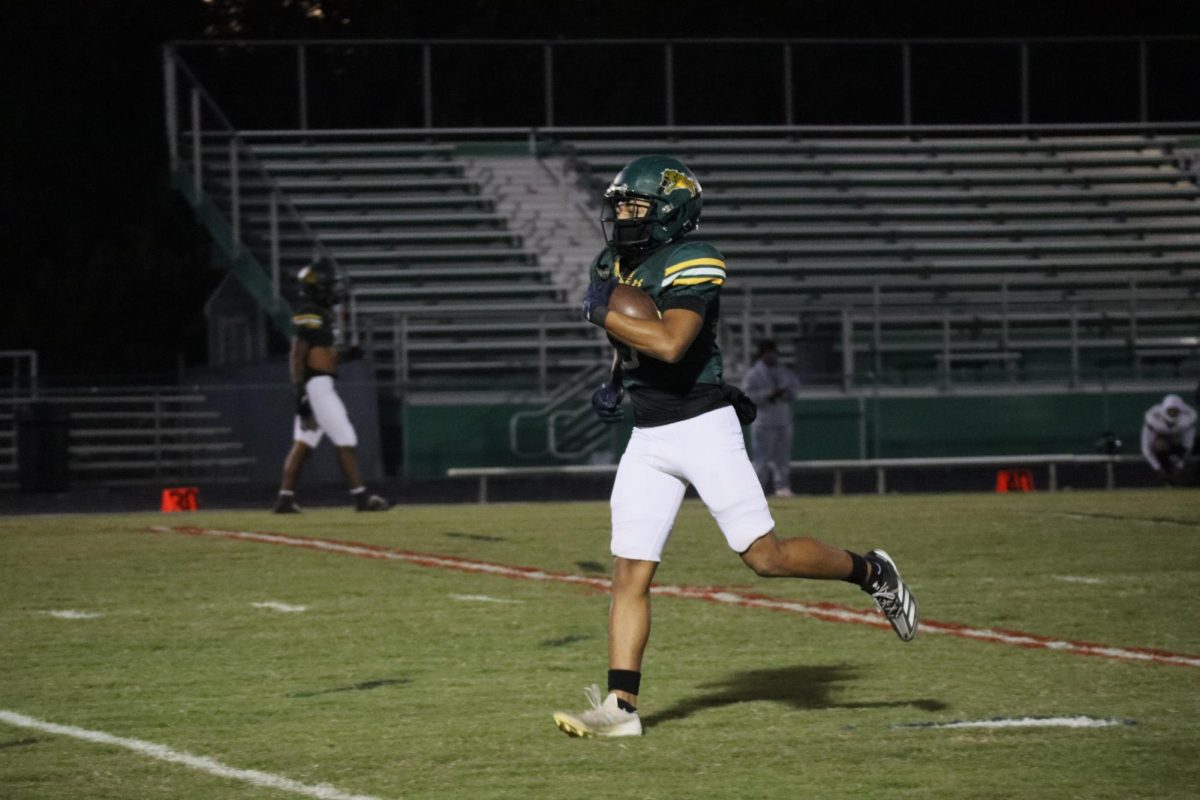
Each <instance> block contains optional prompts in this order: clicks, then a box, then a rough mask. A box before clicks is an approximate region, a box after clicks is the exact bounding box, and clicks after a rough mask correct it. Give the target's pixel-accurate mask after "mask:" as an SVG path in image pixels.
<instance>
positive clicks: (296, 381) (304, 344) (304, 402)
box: [288, 336, 316, 430]
mask: <svg viewBox="0 0 1200 800" xmlns="http://www.w3.org/2000/svg"><path fill="white" fill-rule="evenodd" d="M311 349H312V344H310V343H309V342H308V341H307V340H305V339H303V338H301V337H299V336H293V337H292V349H291V352H290V353H289V354H288V373H289V375H290V376H291V379H292V386H294V387H295V389H296V416H298V417H300V427H302V428H304V429H305V430H312V429H313V428H315V427H316V420H315V419H314V417H313V410H312V405H311V404H310V403H309V402H308V389H306V388H305V386H304V384H305V380H304V376H305V373H306V372H307V370H308V351H309V350H311Z"/></svg>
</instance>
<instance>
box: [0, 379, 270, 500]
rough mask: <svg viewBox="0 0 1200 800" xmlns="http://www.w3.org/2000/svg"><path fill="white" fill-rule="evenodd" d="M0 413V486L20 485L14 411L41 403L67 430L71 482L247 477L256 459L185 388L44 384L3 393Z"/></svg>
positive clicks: (136, 482) (228, 480) (119, 483)
mask: <svg viewBox="0 0 1200 800" xmlns="http://www.w3.org/2000/svg"><path fill="white" fill-rule="evenodd" d="M4 400H5V403H4V406H5V408H4V411H3V412H0V486H2V487H5V488H12V487H13V486H15V485H16V483H17V477H18V475H17V469H18V464H17V450H16V443H17V435H16V427H17V411H18V409H20V408H21V407H23V406H25V405H27V404H29V403H34V402H36V403H45V404H49V405H51V406H53V407H54V408H55V410H56V411H57V412H59V413H60V414H62V415H64V421H65V422H66V424H67V426H68V430H69V439H68V458H67V470H68V475H69V478H70V480H71V482H72V483H82V484H88V485H98V486H122V485H140V484H144V483H146V482H147V481H151V480H154V481H189V480H198V479H203V480H205V481H206V482H207V483H244V482H246V481H247V480H248V477H247V476H248V471H249V468H250V466H251V465H252V464H253V462H254V459H253V458H252V457H251V456H248V455H246V454H245V452H244V448H243V445H242V443H241V442H240V441H239V440H238V439H237V437H236V436H235V435H234V431H233V429H232V428H231V427H230V426H229V425H227V424H225V423H224V421H223V420H222V418H221V414H220V412H219V411H216V410H215V409H213V408H211V407H210V406H209V404H208V401H207V398H206V397H205V395H204V394H203V393H202V392H199V391H196V390H193V389H189V388H188V387H161V386H151V387H136V386H132V387H119V388H91V389H80V390H71V391H65V390H42V391H40V392H37V393H36V394H29V393H19V394H12V395H9V396H7V397H5V398H4Z"/></svg>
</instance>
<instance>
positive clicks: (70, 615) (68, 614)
mask: <svg viewBox="0 0 1200 800" xmlns="http://www.w3.org/2000/svg"><path fill="white" fill-rule="evenodd" d="M42 613H43V614H45V615H46V616H48V617H54V618H55V619H96V618H97V617H102V616H104V615H103V614H97V613H96V612H94V611H76V610H74V609H72V608H68V609H65V610H63V611H43V612H42Z"/></svg>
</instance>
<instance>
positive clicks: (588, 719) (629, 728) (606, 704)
mask: <svg viewBox="0 0 1200 800" xmlns="http://www.w3.org/2000/svg"><path fill="white" fill-rule="evenodd" d="M583 692H584V694H586V695H587V699H588V702H589V703H591V704H592V707H591V708H589V709H588V710H587V711H581V712H580V713H578V714H568V713H567V712H565V711H555V712H554V724H555V725H557V726H558V729H559V730H560V731H562V732H563V733H565V734H566V735H567V736H641V735H642V719H641V717H639V716H638V715H637V712H635V711H626V710H624V709H623V708H621V707H620V706H618V705H617V696H616V694H614V693H613V692H609V693H608V697H605V698H604V700H603V701H601V700H600V687H599V686H597V685H596V684H594V683H593V684H592V685H591V686H589V687H587V688H586V689H584V690H583Z"/></svg>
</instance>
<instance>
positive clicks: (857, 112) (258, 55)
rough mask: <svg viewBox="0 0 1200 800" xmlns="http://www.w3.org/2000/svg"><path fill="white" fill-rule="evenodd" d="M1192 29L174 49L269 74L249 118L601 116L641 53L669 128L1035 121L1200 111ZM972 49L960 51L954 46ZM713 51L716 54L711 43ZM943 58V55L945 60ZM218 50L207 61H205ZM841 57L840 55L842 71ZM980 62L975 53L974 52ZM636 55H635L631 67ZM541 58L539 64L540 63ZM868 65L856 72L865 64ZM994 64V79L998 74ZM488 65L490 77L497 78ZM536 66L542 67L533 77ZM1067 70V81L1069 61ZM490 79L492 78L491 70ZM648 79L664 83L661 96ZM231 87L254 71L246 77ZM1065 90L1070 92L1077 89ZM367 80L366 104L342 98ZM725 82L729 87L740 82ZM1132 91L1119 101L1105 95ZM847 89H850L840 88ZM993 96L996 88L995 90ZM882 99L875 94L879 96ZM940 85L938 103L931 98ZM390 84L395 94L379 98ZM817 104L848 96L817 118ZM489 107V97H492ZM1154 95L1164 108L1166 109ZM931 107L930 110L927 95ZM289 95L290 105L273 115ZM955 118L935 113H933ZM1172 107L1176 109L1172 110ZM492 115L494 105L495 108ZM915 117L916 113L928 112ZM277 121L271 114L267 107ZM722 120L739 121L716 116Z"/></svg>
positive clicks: (472, 120)
mask: <svg viewBox="0 0 1200 800" xmlns="http://www.w3.org/2000/svg"><path fill="white" fill-rule="evenodd" d="M1198 46H1200V37H1196V36H1143V37H1028V38H1014V37H1008V38H984V39H956V38H909V39H898V38H874V39H784V38H769V37H768V38H761V39H758V38H756V39H746V38H729V39H712V38H697V39H688V38H680V39H575V40H558V39H555V40H546V39H439V40H427V39H343V40H260V39H246V40H188V41H177V42H174V43H173V44H171V45H168V47H169V48H173V49H175V50H176V51H178V52H179V53H181V54H182V55H184V56H185V57H186V58H187V59H188V60H189V61H196V62H197V63H201V62H207V63H206V66H210V67H211V68H212V69H213V73H214V79H217V78H218V76H219V75H220V74H221V73H222V70H226V71H227V72H229V73H241V74H242V75H245V74H246V73H247V72H254V73H256V74H257V75H258V80H259V81H260V82H261V85H267V84H269V85H270V89H264V91H270V92H271V96H270V98H269V100H270V101H271V102H269V103H264V102H262V100H263V99H267V98H265V97H264V98H260V100H259V101H258V102H255V101H254V99H253V98H243V99H245V100H247V103H246V105H245V108H246V110H247V112H248V113H250V114H253V115H254V116H256V119H253V120H249V119H239V120H238V121H239V123H240V124H241V125H242V126H243V127H281V128H287V127H297V128H300V129H308V128H339V127H346V128H350V127H354V128H370V127H405V128H412V127H422V128H434V127H438V126H450V125H454V126H466V125H470V126H488V125H496V124H506V121H508V120H511V119H512V117H513V116H514V114H519V115H520V116H521V117H523V120H524V121H525V122H526V123H527V124H540V125H544V126H555V125H564V124H566V125H584V124H587V125H591V124H595V123H596V120H595V119H591V118H588V119H583V118H578V117H579V116H580V114H583V113H588V112H587V111H585V110H580V104H579V103H573V102H571V101H572V100H573V99H574V98H578V97H587V96H590V95H592V94H594V91H593V90H594V87H595V86H596V85H597V84H596V82H597V80H603V78H604V74H605V73H606V72H608V71H610V70H609V67H608V66H607V65H612V64H617V63H629V64H631V65H636V69H638V71H639V74H644V75H645V79H644V80H643V81H641V82H640V83H639V86H638V92H637V94H638V95H639V97H638V98H637V101H638V104H637V109H638V115H639V116H642V117H648V118H649V119H654V118H656V117H657V122H659V123H661V124H664V125H667V126H675V125H679V124H689V123H694V122H696V121H697V120H696V119H694V117H695V116H696V115H698V114H703V115H705V116H706V117H708V118H711V117H712V116H713V115H714V114H716V113H717V112H718V111H719V110H720V109H719V105H721V103H722V101H723V100H731V101H733V102H730V103H729V105H730V106H731V108H733V111H731V112H730V113H735V114H739V115H740V116H742V117H743V118H744V117H745V116H746V114H747V113H750V114H752V115H754V116H755V117H756V118H758V119H759V120H761V121H762V122H764V123H767V124H778V125H794V124H797V123H805V122H818V123H819V122H825V121H846V118H847V117H850V118H854V119H866V120H869V121H871V122H878V123H882V124H893V125H913V124H916V123H920V122H930V121H934V122H944V121H962V114H964V113H965V112H964V111H963V110H962V107H964V106H965V107H966V108H968V109H970V108H972V107H976V108H977V113H978V115H979V116H978V121H979V122H987V123H1001V122H1008V123H1017V124H1029V123H1033V122H1039V121H1040V122H1049V121H1059V120H1055V119H1047V118H1042V119H1039V112H1042V111H1043V109H1044V108H1047V107H1052V106H1053V103H1051V102H1050V101H1049V100H1047V99H1046V98H1047V97H1048V95H1046V94H1042V93H1046V92H1050V91H1060V92H1066V93H1068V94H1071V95H1072V96H1075V97H1078V96H1081V95H1082V96H1088V91H1089V90H1090V91H1091V93H1092V94H1093V95H1096V102H1097V103H1098V104H1100V105H1101V106H1108V108H1100V109H1097V110H1096V111H1095V112H1094V113H1089V114H1087V116H1086V117H1085V118H1084V119H1079V120H1078V121H1080V122H1083V121H1093V122H1098V121H1104V120H1108V121H1117V120H1124V121H1137V122H1142V123H1147V122H1152V121H1160V122H1161V121H1167V120H1170V119H1180V118H1185V119H1186V118H1191V119H1195V118H1197V117H1200V110H1198V109H1197V108H1196V107H1195V106H1194V105H1193V106H1191V108H1190V110H1189V109H1188V108H1184V109H1182V110H1181V109H1179V108H1178V107H1171V106H1172V105H1173V106H1178V105H1179V104H1180V103H1182V104H1183V105H1184V106H1187V104H1188V103H1189V102H1192V103H1194V102H1195V101H1189V100H1188V99H1187V98H1186V97H1185V98H1183V99H1182V100H1180V99H1179V98H1180V96H1179V95H1178V93H1175V94H1172V93H1171V91H1172V90H1171V86H1172V85H1180V84H1184V83H1187V81H1188V80H1189V79H1190V74H1191V72H1190V71H1191V70H1192V69H1193V67H1192V64H1194V63H1195V58H1196V52H1197V47H1198ZM964 52H965V53H967V54H969V55H968V57H966V58H964V57H963V56H962V55H961V54H962V53H964ZM714 53H719V56H714V55H713V54H714ZM1081 53H1083V54H1085V55H1088V56H1090V57H1091V59H1092V62H1085V63H1093V62H1094V63H1101V64H1106V65H1111V72H1112V75H1113V76H1114V79H1117V78H1124V77H1125V76H1130V77H1128V78H1126V80H1127V81H1129V85H1128V86H1124V87H1122V89H1123V92H1119V91H1118V90H1117V88H1116V87H1113V86H1109V87H1108V90H1107V91H1104V92H1101V93H1096V92H1095V86H1094V82H1095V80H1096V76H1095V74H1094V72H1092V71H1087V70H1084V71H1081V72H1080V74H1078V75H1077V76H1076V78H1075V79H1074V82H1075V83H1076V84H1077V85H1075V86H1070V85H1067V86H1065V87H1064V86H1060V85H1058V84H1060V83H1061V82H1062V81H1063V80H1064V74H1063V73H1064V72H1068V70H1065V69H1064V65H1070V64H1072V63H1079V62H1081V61H1083V59H1082V58H1081V57H1080V54H1081ZM714 58H719V59H720V60H725V59H728V60H730V61H733V60H736V61H737V62H738V70H737V76H738V79H737V86H738V87H741V88H744V87H746V86H752V87H754V90H753V91H752V92H750V93H749V94H748V95H747V93H745V92H744V91H742V92H741V94H742V95H743V96H742V97H738V98H722V97H719V96H717V97H714V98H711V99H712V100H713V102H710V103H696V102H694V96H695V95H696V94H697V92H700V93H701V94H704V93H706V92H707V91H708V89H709V88H710V87H709V86H704V87H702V88H701V87H698V86H697V85H696V84H695V81H696V75H695V70H694V69H691V68H689V65H693V64H695V63H696V62H697V61H703V62H710V61H712V60H713V59H714ZM939 59H940V60H939ZM213 62H216V63H213ZM856 62H857V66H859V67H860V68H861V69H869V70H870V73H869V75H868V73H865V72H864V73H863V74H862V75H859V79H860V80H861V81H866V82H867V85H868V86H869V87H870V89H871V92H863V93H862V94H863V97H862V99H861V100H859V101H857V102H858V105H855V100H854V98H853V97H850V98H849V99H847V98H845V97H842V98H840V100H839V102H837V103H829V104H822V103H820V102H813V101H812V100H811V98H810V97H809V95H810V94H811V93H812V92H813V91H814V90H816V91H831V89H830V82H829V81H827V80H825V79H824V77H823V74H822V73H823V72H825V71H828V70H830V69H838V70H839V74H842V75H843V79H846V75H845V73H847V72H851V71H853V68H854V67H855V66H856ZM964 62H965V63H967V64H970V65H973V66H974V68H975V70H976V71H977V72H978V70H980V69H983V70H984V72H983V75H981V76H980V78H981V79H983V78H984V77H986V79H987V80H991V81H994V86H1007V88H1008V91H1004V92H1001V91H993V92H989V93H988V95H989V96H988V97H984V98H981V96H980V92H979V91H978V84H977V83H972V82H970V81H966V82H964V86H966V87H973V88H974V89H975V90H974V91H972V90H971V89H970V88H967V89H962V90H961V91H963V92H964V93H967V94H970V95H971V96H964V97H955V96H948V97H942V96H940V95H938V94H937V93H938V92H939V91H944V90H943V89H942V88H941V87H942V86H943V85H944V84H946V83H947V72H948V71H961V69H957V70H956V69H955V65H961V64H962V63H964ZM839 65H840V67H841V68H840V69H839ZM980 65H985V66H980ZM630 68H634V67H632V66H631V67H630ZM505 69H508V70H510V71H513V74H514V75H519V76H520V77H521V78H522V79H523V80H522V81H521V85H520V86H519V87H518V86H508V87H507V89H508V92H507V94H508V98H507V102H506V103H505V104H495V103H486V102H484V101H485V100H488V99H490V98H489V97H488V93H489V92H492V91H494V87H493V86H492V85H491V83H489V81H488V80H481V79H480V76H481V75H483V76H507V75H508V73H507V72H505ZM539 72H540V75H539V74H538V73H539ZM864 76H866V77H864ZM997 76H1000V77H997ZM503 79H504V77H496V78H495V80H503ZM539 79H540V80H539ZM1065 79H1066V80H1067V81H1071V80H1072V79H1071V78H1070V76H1069V75H1068V76H1067V77H1066V78H1065ZM493 82H494V81H493ZM655 84H657V86H658V90H657V97H655V88H654V86H655ZM238 85H239V88H242V89H247V88H249V87H250V83H249V82H247V81H245V80H242V81H239V82H238ZM1073 89H1074V90H1075V91H1072V90H1073ZM364 91H370V93H371V96H372V98H373V102H371V103H369V104H364V103H363V102H361V98H359V99H360V101H359V102H357V103H355V102H354V101H353V100H351V101H350V102H349V103H348V102H347V101H346V100H345V97H347V96H350V97H352V98H354V97H357V96H358V95H361V94H362V93H363V92H364ZM734 91H735V92H736V91H738V90H736V89H735V90H734ZM1122 93H1123V94H1124V95H1126V96H1125V97H1122V98H1121V100H1120V101H1119V102H1118V101H1114V99H1113V98H1114V97H1115V96H1119V95H1120V94H1122ZM849 94H851V95H854V94H858V93H857V92H850V93H849ZM990 95H994V97H992V96H990ZM881 97H886V98H887V100H886V101H885V102H882V103H881V102H880V99H881ZM930 97H934V98H935V99H936V101H937V102H931V101H930V100H929V98H930ZM389 98H390V102H389ZM825 105H831V106H845V108H838V109H832V110H831V111H830V112H828V113H832V114H839V113H840V114H841V116H842V118H841V119H830V117H828V116H825V117H822V116H820V115H821V113H822V111H823V107H824V106H825ZM489 106H490V108H489ZM1160 106H1161V107H1160ZM930 108H932V109H935V111H930V110H928V109H930ZM284 109H286V113H287V114H288V117H287V118H286V119H284V118H283V117H282V116H280V115H281V113H283V110H284ZM937 112H941V113H946V114H950V115H952V116H950V117H943V118H941V119H938V118H930V117H929V115H930V114H932V113H937ZM1181 115H1182V116H1181ZM489 116H490V117H491V118H489ZM923 116H925V117H926V118H925V119H922V117H923ZM268 120H272V121H268ZM717 121H722V122H732V121H733V120H717Z"/></svg>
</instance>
